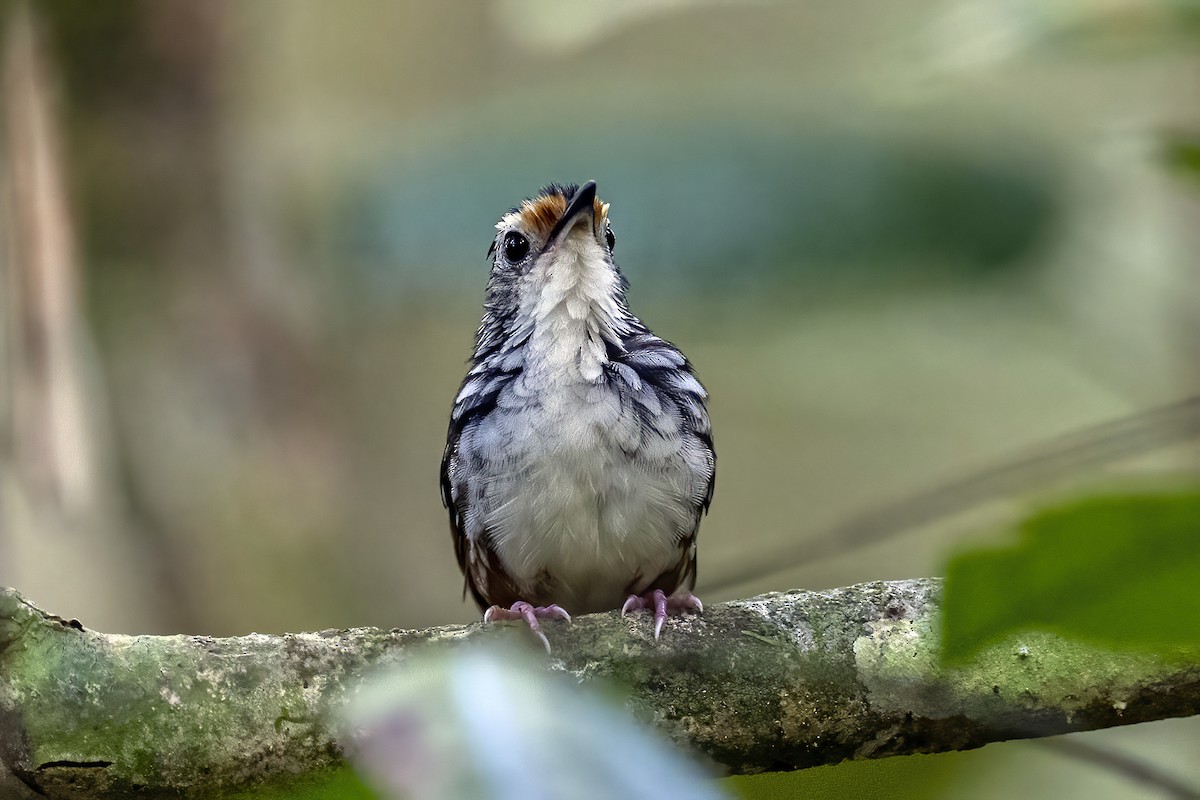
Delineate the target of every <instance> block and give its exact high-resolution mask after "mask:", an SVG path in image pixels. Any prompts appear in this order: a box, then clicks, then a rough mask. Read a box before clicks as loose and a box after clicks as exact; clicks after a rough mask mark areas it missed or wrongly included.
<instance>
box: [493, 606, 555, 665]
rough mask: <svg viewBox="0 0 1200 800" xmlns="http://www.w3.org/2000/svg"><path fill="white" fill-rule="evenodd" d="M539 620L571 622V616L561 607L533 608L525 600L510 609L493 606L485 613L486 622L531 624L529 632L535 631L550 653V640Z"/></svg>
mask: <svg viewBox="0 0 1200 800" xmlns="http://www.w3.org/2000/svg"><path fill="white" fill-rule="evenodd" d="M539 618H540V619H565V620H566V621H567V622H570V621H571V615H570V614H568V613H567V612H566V609H564V608H562V607H561V606H557V605H552V606H533V605H531V604H529V603H526V602H525V601H524V600H518V601H517V602H515V603H513V604H512V605H511V606H510V607H508V608H503V607H501V606H492V607H491V608H489V609H488V610H487V611H485V612H483V621H484V622H501V621H505V620H515V619H523V620H525V622H526V623H528V624H529V630H531V631H533V633H534V635H535V636H537V637H538V638H539V639H541V640H542V644H543V645H545V647H546V652H547V653H549V652H550V640H549V639H547V638H546V634H544V633H542V626H541V625H539V624H538V619H539Z"/></svg>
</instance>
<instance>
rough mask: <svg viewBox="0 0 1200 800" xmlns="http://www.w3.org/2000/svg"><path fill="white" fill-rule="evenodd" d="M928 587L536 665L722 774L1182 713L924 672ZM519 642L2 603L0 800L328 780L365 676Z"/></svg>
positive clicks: (1001, 652) (1116, 662)
mask: <svg viewBox="0 0 1200 800" xmlns="http://www.w3.org/2000/svg"><path fill="white" fill-rule="evenodd" d="M939 596H940V583H939V582H938V581H937V580H913V581H894V582H879V583H870V584H863V585H859V586H852V587H848V588H845V589H837V590H833V591H826V592H789V593H785V594H769V595H763V596H761V597H756V598H752V599H749V600H741V601H735V602H731V603H725V604H723V605H718V606H714V607H711V608H709V609H708V610H707V611H706V612H705V614H704V615H703V616H702V617H697V618H684V619H679V620H672V622H671V624H670V625H669V626H668V627H667V630H666V631H665V632H664V635H663V639H662V641H660V642H657V643H656V642H655V641H654V640H653V639H652V638H651V636H650V624H649V620H648V618H647V615H644V614H639V615H634V616H632V617H630V618H624V619H623V618H621V617H620V616H618V615H617V614H616V613H608V614H595V615H590V616H586V617H581V618H577V619H576V621H575V623H574V624H573V625H569V626H568V625H566V624H550V625H548V629H549V633H550V638H551V642H552V643H553V646H554V653H553V655H551V656H547V657H545V658H546V661H547V664H548V666H550V667H553V668H556V669H559V670H564V671H566V672H568V673H570V674H573V675H575V676H576V677H578V679H579V680H581V681H590V680H594V679H610V680H614V681H617V682H619V683H621V684H623V685H625V686H626V687H628V689H629V690H630V692H631V695H630V698H631V699H630V702H631V704H632V705H633V706H634V709H635V711H636V712H637V713H639V714H640V715H642V716H644V717H646V718H649V719H651V720H652V721H654V722H655V723H656V724H657V725H658V726H659V727H660V729H661V730H662V732H663V733H664V734H666V735H667V736H669V737H670V738H672V739H673V740H675V741H677V742H679V743H681V744H684V745H685V746H688V747H691V748H693V749H695V750H698V751H700V752H702V753H705V754H707V755H708V756H709V757H710V758H711V759H713V760H714V761H716V762H717V763H718V764H720V765H723V766H724V768H726V769H727V770H728V771H730V772H735V773H745V772H758V771H763V770H789V769H797V768H802V767H808V766H813V765H817V764H831V763H836V762H838V761H841V760H843V759H847V758H875V757H880V756H890V755H899V754H907V753H930V752H939V751H945V750H960V749H965V748H971V747H978V746H980V745H983V744H986V743H988V742H994V741H999V740H1003V739H1014V738H1029V737H1037V736H1049V735H1053V734H1058V733H1064V732H1068V731H1078V730H1088V729H1093V728H1104V727H1110V726H1115V725H1123V724H1128V723H1133V722H1143V721H1147V720H1154V719H1163V718H1166V717H1178V716H1187V715H1192V714H1196V713H1200V663H1197V662H1196V661H1195V660H1190V661H1183V662H1166V661H1162V660H1159V659H1157V658H1154V657H1151V656H1144V655H1132V654H1114V653H1111V652H1106V651H1102V650H1098V649H1094V648H1090V647H1087V646H1085V645H1080V644H1077V643H1072V642H1068V641H1065V640H1063V639H1059V638H1056V637H1054V636H1051V635H1049V634H1029V635H1026V636H1022V637H1020V638H1019V639H1013V640H1010V641H1007V642H1004V643H1002V644H998V645H996V646H993V647H991V648H990V649H987V650H985V651H984V652H983V653H982V654H981V655H980V656H979V657H978V658H976V659H975V660H974V661H972V662H971V663H970V664H969V665H967V666H965V667H962V668H955V669H945V668H942V667H941V666H939V661H938V655H937V646H938V644H937V628H936V619H935V617H936V613H937V607H938V599H939ZM500 638H505V639H517V640H520V641H527V642H529V644H530V645H531V647H534V648H536V647H539V645H537V644H536V642H535V641H533V639H532V637H530V636H529V634H528V632H527V631H524V630H521V629H520V628H519V627H511V626H501V625H496V626H489V627H483V626H479V625H469V626H453V627H444V628H432V629H429V630H423V631H401V630H392V631H382V630H375V629H353V630H343V631H323V632H320V633H299V634H287V635H283V636H268V635H261V634H253V635H250V636H242V637H236V638H230V639H213V638H208V637H201V636H122V635H113V634H103V633H97V632H94V631H89V630H86V629H84V628H83V627H82V626H81V625H79V623H77V622H74V621H68V620H63V619H61V618H59V617H55V616H52V615H50V614H47V613H45V612H43V611H41V610H39V609H37V608H35V607H34V606H32V605H30V604H29V603H28V602H26V601H25V600H24V599H22V598H21V597H20V596H19V595H18V594H17V593H16V592H13V591H11V590H0V760H2V763H3V770H2V771H0V794H3V796H5V797H8V796H9V794H10V793H15V792H16V791H17V790H18V789H19V790H20V791H22V792H25V793H27V794H29V796H31V797H32V796H37V795H42V796H45V797H50V798H97V797H104V798H116V797H172V798H206V797H216V796H224V795H226V794H228V793H229V792H231V791H234V790H239V789H247V788H252V787H254V786H256V785H261V784H263V783H277V782H279V781H280V780H283V779H293V778H297V777H299V778H304V777H309V778H319V777H320V776H322V775H323V774H327V773H328V772H329V771H331V770H333V769H335V768H337V767H338V766H339V765H340V764H341V759H342V756H341V751H340V749H339V747H338V745H337V743H336V741H335V738H334V734H333V731H332V726H331V723H330V722H329V720H330V719H331V716H332V715H333V714H334V713H336V712H337V711H338V710H339V709H340V708H341V707H342V705H343V703H344V702H345V700H346V699H347V697H348V696H349V694H350V693H351V692H352V691H353V688H354V687H355V686H356V684H357V682H358V680H359V679H360V677H361V676H363V675H364V674H365V673H366V672H368V671H370V670H371V669H372V668H374V667H378V666H384V665H390V664H401V663H403V662H404V661H405V660H406V659H407V658H409V657H411V656H412V655H413V654H415V653H416V652H418V651H420V650H423V649H426V648H452V647H461V646H463V645H465V644H466V643H469V642H474V643H478V642H483V641H489V640H496V639H500Z"/></svg>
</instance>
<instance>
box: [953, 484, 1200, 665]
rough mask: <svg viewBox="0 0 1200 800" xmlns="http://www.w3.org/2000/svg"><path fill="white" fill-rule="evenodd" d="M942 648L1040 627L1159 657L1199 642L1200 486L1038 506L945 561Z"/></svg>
mask: <svg viewBox="0 0 1200 800" xmlns="http://www.w3.org/2000/svg"><path fill="white" fill-rule="evenodd" d="M945 587H946V588H945V595H944V598H943V608H942V635H943V642H942V644H943V650H942V657H943V660H944V661H946V662H956V663H961V662H962V661H964V660H966V659H967V658H969V657H970V656H971V655H973V654H974V653H976V652H977V651H979V650H980V649H981V648H982V647H984V646H986V645H988V644H990V643H993V642H996V641H997V640H1000V639H1003V638H1005V637H1006V636H1008V635H1010V634H1013V633H1018V632H1021V631H1028V630H1041V631H1048V632H1051V633H1055V634H1059V635H1062V636H1066V637H1070V638H1073V639H1077V640H1081V641H1086V642H1089V643H1093V644H1097V645H1101V646H1105V647H1110V648H1115V649H1119V650H1132V651H1141V652H1148V653H1153V654H1157V655H1161V656H1164V657H1167V658H1171V657H1178V656H1181V655H1184V654H1185V653H1187V652H1191V653H1195V652H1196V651H1198V650H1200V492H1198V491H1188V492H1176V493H1158V494H1141V495H1127V496H1109V497H1100V498H1094V499H1089V500H1084V501H1079V502H1075V503H1072V504H1069V505H1066V506H1062V507H1059V508H1055V509H1052V510H1049V511H1045V512H1043V513H1041V514H1038V515H1036V516H1034V517H1032V518H1030V519H1029V520H1027V521H1026V522H1025V523H1024V524H1023V525H1022V526H1021V528H1020V539H1019V541H1018V542H1017V544H1016V546H1014V547H1008V548H1003V549H991V550H979V551H974V552H969V553H965V554H962V555H960V556H958V557H956V558H954V559H953V560H951V561H950V563H949V565H948V567H947V569H946V585H945Z"/></svg>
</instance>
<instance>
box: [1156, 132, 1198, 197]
mask: <svg viewBox="0 0 1200 800" xmlns="http://www.w3.org/2000/svg"><path fill="white" fill-rule="evenodd" d="M1163 161H1164V162H1166V165H1167V167H1168V168H1169V169H1170V170H1171V171H1172V172H1174V173H1175V174H1176V175H1179V176H1180V177H1182V178H1186V179H1188V180H1190V181H1191V182H1192V183H1193V185H1196V184H1200V133H1177V134H1171V135H1168V136H1167V137H1166V141H1165V142H1164V144H1163Z"/></svg>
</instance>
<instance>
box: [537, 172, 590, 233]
mask: <svg viewBox="0 0 1200 800" xmlns="http://www.w3.org/2000/svg"><path fill="white" fill-rule="evenodd" d="M595 205H596V182H595V181H588V182H587V183H585V184H584V185H583V186H580V187H579V190H578V191H577V192H575V196H574V197H572V198H571V199H570V200H569V201H568V202H567V210H566V211H564V212H563V215H562V216H561V217H560V218H559V220H558V222H556V223H554V227H553V228H552V229H551V230H550V235H549V236H548V237H547V238H546V242H547V244H549V245H553V244H556V243H557V242H558V241H559V240H560V239H564V238H566V235H567V233H568V232H569V231H570V230H571V229H572V228H574V227H575V223H577V222H578V221H579V220H581V219H583V218H585V217H586V218H587V219H588V220H590V221H592V223H593V224H594V222H595V216H594V215H595V213H596V212H595Z"/></svg>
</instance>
